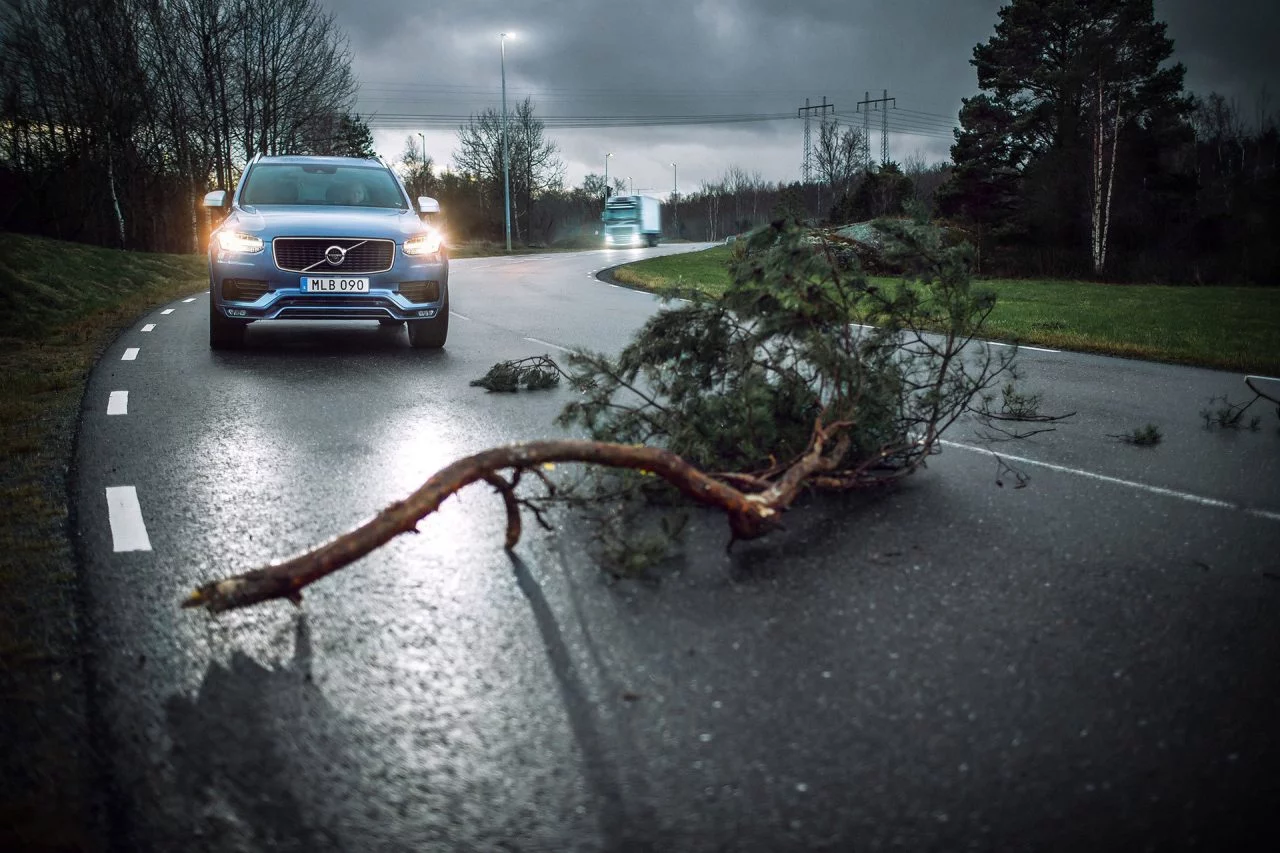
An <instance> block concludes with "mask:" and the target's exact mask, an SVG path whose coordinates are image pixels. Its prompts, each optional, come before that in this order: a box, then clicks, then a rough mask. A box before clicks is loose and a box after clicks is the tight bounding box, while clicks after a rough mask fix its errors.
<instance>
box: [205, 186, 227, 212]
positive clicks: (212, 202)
mask: <svg viewBox="0 0 1280 853" xmlns="http://www.w3.org/2000/svg"><path fill="white" fill-rule="evenodd" d="M204 206H205V207H218V208H222V207H226V206H227V191H226V190H214V191H213V192H211V193H205V194H204Z"/></svg>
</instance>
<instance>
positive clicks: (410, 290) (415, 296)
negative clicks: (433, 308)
mask: <svg viewBox="0 0 1280 853" xmlns="http://www.w3.org/2000/svg"><path fill="white" fill-rule="evenodd" d="M400 295H401V296H403V297H404V298H405V299H408V300H409V301H410V302H413V303H415V304H421V303H423V302H437V301H439V299H440V282H438V281H402V282H400Z"/></svg>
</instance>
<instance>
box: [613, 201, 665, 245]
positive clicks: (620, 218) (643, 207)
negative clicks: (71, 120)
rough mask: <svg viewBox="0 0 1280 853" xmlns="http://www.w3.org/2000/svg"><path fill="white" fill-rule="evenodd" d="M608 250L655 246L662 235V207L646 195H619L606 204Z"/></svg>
mask: <svg viewBox="0 0 1280 853" xmlns="http://www.w3.org/2000/svg"><path fill="white" fill-rule="evenodd" d="M600 218H601V219H602V220H604V245H605V248H612V247H614V246H641V245H647V246H656V245H658V237H660V236H661V235H662V205H661V203H660V202H659V201H658V200H657V199H656V198H652V197H650V196H647V195H617V196H613V197H612V198H610V199H608V200H607V201H606V202H605V203H604V213H603V214H602V215H601V217H600Z"/></svg>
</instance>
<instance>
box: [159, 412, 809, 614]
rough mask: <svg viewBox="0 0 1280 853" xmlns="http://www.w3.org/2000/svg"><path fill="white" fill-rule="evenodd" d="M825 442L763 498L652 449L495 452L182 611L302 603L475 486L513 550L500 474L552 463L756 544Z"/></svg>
mask: <svg viewBox="0 0 1280 853" xmlns="http://www.w3.org/2000/svg"><path fill="white" fill-rule="evenodd" d="M826 440H827V433H826V432H825V431H823V430H821V429H818V430H816V431H815V439H814V442H813V444H812V445H811V447H810V450H809V452H808V453H806V454H805V456H804V457H802V459H801V460H800V461H799V462H798V463H797V465H796V467H795V469H794V470H793V471H791V472H788V475H787V476H786V477H784V478H783V481H780V482H778V483H777V484H775V485H774V486H773V487H772V488H771V489H769V490H768V491H767V492H766V493H764V494H763V495H748V494H744V493H743V492H741V491H738V490H737V489H735V488H733V487H731V486H728V485H726V484H725V483H723V482H721V481H720V480H717V479H715V478H714V477H711V476H709V475H707V474H705V473H703V472H702V471H700V470H698V469H697V468H695V467H694V466H692V465H690V464H689V463H688V462H686V461H684V459H682V458H681V457H680V456H678V455H676V454H674V453H671V452H670V451H667V450H662V449H659V448H654V447H645V446H642V445H628V444H610V443H606V442H595V441H581V440H552V441H533V442H527V443H523V444H512V445H506V446H503V447H496V448H491V449H489V450H484V451H481V452H480V453H476V454H473V455H471V456H468V457H466V458H464V459H460V460H458V461H457V462H454V463H453V464H452V465H449V466H448V467H446V468H444V469H443V470H441V471H439V472H438V473H436V474H435V475H434V476H432V477H431V478H430V479H429V480H427V482H426V483H424V484H423V485H422V486H421V487H420V488H419V489H418V490H417V491H415V492H414V493H413V494H412V495H410V496H409V497H408V498H406V499H405V500H403V501H399V502H397V503H394V504H392V505H390V506H388V507H387V508H386V509H384V510H382V512H380V513H378V514H377V515H376V516H374V517H373V518H372V519H370V520H369V521H368V522H366V523H364V524H362V525H361V526H360V527H358V528H356V529H355V530H352V531H350V532H348V533H346V534H343V535H342V536H339V537H337V538H336V539H333V540H331V541H330V542H327V543H325V544H324V545H321V546H319V547H318V548H315V549H313V550H311V551H308V552H306V553H305V554H301V555H299V556H297V557H294V558H292V559H290V560H286V561H284V562H282V563H276V564H274V565H270V566H266V567H263V568H259V569H254V570H252V571H249V572H245V573H243V574H240V575H236V576H234V577H230V578H227V579H225V580H221V581H214V582H212V583H208V584H205V585H203V586H201V587H199V588H198V589H196V590H195V591H194V592H193V593H192V594H191V596H190V597H189V598H188V599H187V600H186V601H184V602H183V605H182V606H183V607H203V608H205V609H206V610H209V611H211V612H214V613H217V612H221V611H223V610H232V609H235V608H239V607H246V606H248V605H251V604H256V603H258V602H262V601H269V600H272V599H276V598H287V599H289V600H291V601H293V602H294V603H298V602H299V601H300V600H301V592H302V590H303V588H305V587H306V586H308V585H310V584H312V583H314V582H315V581H317V580H319V579H320V578H323V577H325V576H326V575H329V574H331V573H333V572H335V571H337V570H338V569H340V568H342V567H343V566H346V565H348V564H349V563H352V562H354V561H356V560H358V559H360V558H361V557H363V556H365V555H366V554H368V553H369V552H371V551H373V550H374V549H375V548H378V547H379V546H381V545H383V544H385V543H386V542H388V541H390V540H391V539H392V538H394V537H396V536H398V535H400V534H402V533H409V532H416V530H417V524H418V522H419V521H420V520H421V519H423V518H425V517H426V516H428V515H430V514H431V513H433V512H435V511H436V510H437V509H439V508H440V505H441V504H442V503H443V502H444V501H445V499H447V498H448V497H449V496H450V495H452V494H454V493H455V492H457V491H459V490H461V489H463V488H465V487H466V486H468V485H471V484H472V483H475V482H477V481H485V482H488V483H489V484H490V485H493V486H494V487H495V488H496V489H498V491H499V492H500V493H502V495H503V498H504V501H505V503H506V507H507V516H508V518H507V537H506V547H507V548H512V547H514V546H515V544H516V542H517V541H518V540H519V536H520V522H519V502H518V501H517V500H516V498H515V496H514V489H513V485H512V483H513V482H514V480H513V481H512V482H510V483H509V482H507V481H505V480H503V479H501V478H500V477H499V476H498V474H497V472H498V471H503V470H507V469H515V471H516V472H517V473H518V472H520V471H524V470H526V469H531V468H533V469H536V468H538V467H539V466H542V465H545V464H547V463H556V462H586V463H591V464H596V465H607V466H610V467H615V468H629V469H632V470H640V471H646V472H649V473H652V474H655V475H657V476H659V477H662V478H663V479H665V480H666V481H667V482H669V483H671V484H672V485H673V486H675V487H676V488H677V489H679V490H680V491H681V492H682V493H683V494H684V495H685V496H686V497H688V498H690V499H692V500H695V501H697V502H699V503H702V504H706V505H709V506H715V507H719V508H720V509H722V510H724V511H725V513H726V514H727V515H728V517H729V527H730V529H731V530H732V532H733V536H734V538H735V539H754V538H756V537H759V536H762V535H764V534H765V533H767V532H769V531H770V530H773V529H774V528H776V527H777V526H778V522H779V516H780V514H781V512H782V511H783V510H784V509H785V507H786V506H787V505H789V504H790V502H791V501H792V500H794V498H795V495H796V493H797V491H798V490H799V489H800V488H802V487H803V485H804V480H805V478H806V476H807V473H813V472H819V471H823V470H826V469H827V468H829V467H830V464H829V463H828V462H827V461H826V458H825V457H824V456H823V454H822V449H823V446H824V443H825V441H826Z"/></svg>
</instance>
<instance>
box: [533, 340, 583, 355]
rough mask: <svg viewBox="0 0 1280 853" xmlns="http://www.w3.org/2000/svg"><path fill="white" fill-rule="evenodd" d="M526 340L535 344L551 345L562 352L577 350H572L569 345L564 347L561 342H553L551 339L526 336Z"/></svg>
mask: <svg viewBox="0 0 1280 853" xmlns="http://www.w3.org/2000/svg"><path fill="white" fill-rule="evenodd" d="M525 340H526V341H532V342H533V343H535V344H542V345H543V346H544V347H551V348H552V349H558V350H560V352H567V353H573V352H576V350H571V349H569V348H568V347H562V346H560V345H559V344H553V343H551V342H549V341H540V340H538V339H537V338H525Z"/></svg>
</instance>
